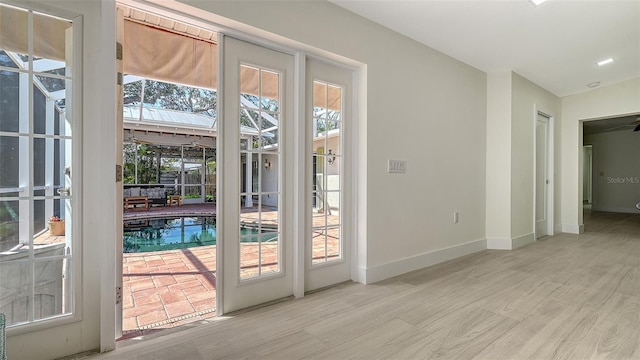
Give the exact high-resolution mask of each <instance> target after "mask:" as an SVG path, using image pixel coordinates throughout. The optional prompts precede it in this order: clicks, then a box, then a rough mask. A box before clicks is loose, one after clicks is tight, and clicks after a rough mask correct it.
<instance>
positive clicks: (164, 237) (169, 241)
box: [123, 216, 278, 253]
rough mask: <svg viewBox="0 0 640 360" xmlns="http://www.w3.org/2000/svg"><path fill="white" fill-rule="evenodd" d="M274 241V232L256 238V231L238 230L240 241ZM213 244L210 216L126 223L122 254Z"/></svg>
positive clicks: (213, 237)
mask: <svg viewBox="0 0 640 360" xmlns="http://www.w3.org/2000/svg"><path fill="white" fill-rule="evenodd" d="M260 237H261V238H262V241H263V242H265V241H274V240H276V239H277V238H278V235H277V234H276V233H269V234H267V233H265V232H264V231H263V233H262V235H261V236H259V235H258V229H256V228H243V229H241V241H242V242H257V241H258V239H259V238H260ZM215 244H216V219H215V217H213V216H182V217H168V218H150V219H136V220H126V221H125V222H124V231H123V252H124V253H138V252H153V251H166V250H176V249H186V248H191V247H198V246H208V245H215Z"/></svg>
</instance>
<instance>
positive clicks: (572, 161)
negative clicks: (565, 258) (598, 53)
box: [561, 77, 640, 233]
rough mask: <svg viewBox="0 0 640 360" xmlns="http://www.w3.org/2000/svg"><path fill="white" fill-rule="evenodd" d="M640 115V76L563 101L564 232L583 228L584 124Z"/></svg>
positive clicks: (562, 189)
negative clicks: (587, 121) (622, 116)
mask: <svg viewBox="0 0 640 360" xmlns="http://www.w3.org/2000/svg"><path fill="white" fill-rule="evenodd" d="M638 113H640V77H638V78H636V79H632V80H628V81H624V82H621V83H617V84H613V85H609V86H605V87H602V88H598V89H595V90H591V91H589V92H586V93H582V94H577V95H572V96H566V97H564V98H562V124H561V128H562V129H561V134H562V135H561V136H562V139H561V144H562V150H561V151H562V162H561V168H562V184H561V191H562V195H561V196H562V200H561V202H562V217H561V219H562V227H563V231H564V232H570V233H579V232H581V231H582V229H583V225H584V224H583V213H582V124H581V123H580V121H581V120H590V119H605V118H609V117H617V116H621V115H629V114H638Z"/></svg>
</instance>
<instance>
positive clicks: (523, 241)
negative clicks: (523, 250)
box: [512, 233, 536, 249]
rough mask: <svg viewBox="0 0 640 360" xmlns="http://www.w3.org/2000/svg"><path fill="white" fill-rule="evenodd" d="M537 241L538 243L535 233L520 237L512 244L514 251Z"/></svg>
mask: <svg viewBox="0 0 640 360" xmlns="http://www.w3.org/2000/svg"><path fill="white" fill-rule="evenodd" d="M535 241H536V234H534V233H530V234H525V235H522V236H518V237H517V238H514V239H513V240H512V244H513V247H512V249H517V248H519V247H523V246H525V245H529V244H533V243H534V242H535Z"/></svg>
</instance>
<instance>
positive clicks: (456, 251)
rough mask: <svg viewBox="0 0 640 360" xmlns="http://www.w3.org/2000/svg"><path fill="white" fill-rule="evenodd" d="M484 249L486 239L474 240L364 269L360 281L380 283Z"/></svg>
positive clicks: (485, 247)
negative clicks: (363, 275) (363, 274)
mask: <svg viewBox="0 0 640 360" xmlns="http://www.w3.org/2000/svg"><path fill="white" fill-rule="evenodd" d="M486 249H487V240H486V239H480V240H474V241H470V242H468V243H464V244H460V245H454V246H451V247H448V248H444V249H440V250H434V251H430V252H426V253H423V254H419V255H415V256H411V257H407V258H404V259H400V260H397V261H394V262H390V263H386V264H382V265H378V266H373V267H370V268H368V269H364V271H365V272H366V275H365V277H364V278H361V279H364V283H365V284H372V283H374V282H378V281H382V280H384V279H388V278H390V277H394V276H398V275H402V274H405V273H408V272H411V271H414V270H419V269H422V268H425V267H428V266H431V265H435V264H439V263H441V262H444V261H447V260H451V259H455V258H459V257H461V256H465V255H469V254H473V253H475V252H478V251H482V250H486Z"/></svg>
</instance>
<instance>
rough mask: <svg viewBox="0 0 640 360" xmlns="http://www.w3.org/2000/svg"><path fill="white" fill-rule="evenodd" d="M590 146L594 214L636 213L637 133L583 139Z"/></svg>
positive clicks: (639, 183)
mask: <svg viewBox="0 0 640 360" xmlns="http://www.w3.org/2000/svg"><path fill="white" fill-rule="evenodd" d="M584 143H585V145H592V146H593V173H592V179H593V205H592V210H594V211H608V212H623V213H637V212H638V210H637V209H636V208H635V204H636V203H637V202H638V201H640V156H639V155H640V133H637V132H633V131H629V130H626V131H612V132H605V133H600V134H592V135H586V136H585V138H584Z"/></svg>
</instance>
